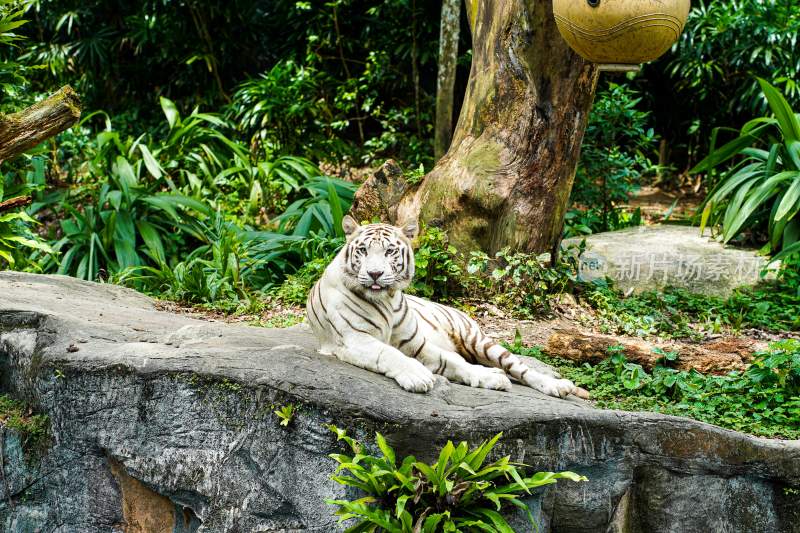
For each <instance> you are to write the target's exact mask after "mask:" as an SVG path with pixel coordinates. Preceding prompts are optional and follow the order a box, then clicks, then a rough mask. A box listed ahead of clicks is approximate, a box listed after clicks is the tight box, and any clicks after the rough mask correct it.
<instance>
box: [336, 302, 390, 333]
mask: <svg viewBox="0 0 800 533" xmlns="http://www.w3.org/2000/svg"><path fill="white" fill-rule="evenodd" d="M344 306H345V307H346V308H347V309H349V310H350V312H351V313H353V314H354V315H356V316H357V317H358V318H360V319H361V320H363V321H364V322H367V323H369V325H371V326H372V327H373V328H375V329H377V330H378V331H383V328H382V327H380V326H379V325H378V324H376V323H375V322H373V321H372V320H370V319H369V318H367V317H366V316H364V314H363V311H361V310H359V309H353V308H352V307H351V306H350V304H348V303H344ZM342 318H344V319H345V320H347V318H345V316H344V315H342ZM347 323H348V324H349V323H350V322H349V321H348V322H347Z"/></svg>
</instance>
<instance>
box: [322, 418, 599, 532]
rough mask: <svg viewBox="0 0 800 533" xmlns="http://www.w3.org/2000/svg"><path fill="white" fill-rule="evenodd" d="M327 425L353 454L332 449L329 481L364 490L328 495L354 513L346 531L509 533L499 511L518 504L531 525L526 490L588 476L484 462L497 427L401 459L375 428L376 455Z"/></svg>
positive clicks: (348, 515)
mask: <svg viewBox="0 0 800 533" xmlns="http://www.w3.org/2000/svg"><path fill="white" fill-rule="evenodd" d="M329 427H330V429H331V431H333V432H334V433H336V436H337V438H338V439H339V440H343V441H345V442H346V443H347V444H348V446H349V447H350V449H351V450H352V451H353V454H354V455H352V456H350V455H346V454H332V455H331V457H332V458H333V459H335V460H336V461H337V462H338V463H339V466H338V467H337V469H336V474H335V475H334V476H333V480H334V481H336V482H337V483H340V484H342V485H346V486H350V487H356V488H358V489H360V490H361V491H362V492H364V493H365V494H366V495H365V496H364V497H362V498H359V499H357V500H352V501H351V500H329V501H328V503H329V504H331V505H335V506H337V507H338V508H339V509H338V510H337V511H336V514H337V515H338V516H339V517H340V521H342V522H344V521H348V520H353V522H352V525H351V526H350V527H349V528H348V529H347V531H348V532H354V533H355V532H362V531H387V532H390V533H412V532H422V533H434V532H438V531H499V532H503V533H505V532H508V533H513V529H511V526H509V524H508V522H507V521H506V520H505V518H503V516H502V515H501V513H500V512H501V511H503V510H504V509H506V508H508V507H511V506H516V507H518V508H520V509H522V510H523V511H525V512H526V513H527V515H528V519H529V520H530V522H531V524H532V525H535V522H534V518H533V515H532V514H531V512H530V510H529V509H528V506H527V504H525V502H523V501H522V498H524V497H525V495H529V494H531V489H534V488H536V487H541V486H543V485H549V484H552V483H555V482H556V481H557V480H559V479H569V480H572V481H586V480H587V479H586V478H585V477H584V476H580V475H578V474H575V473H573V472H560V473H554V472H537V473H536V474H534V475H532V476H530V477H525V476H524V475H523V474H522V473H521V472H520V470H521V468H522V467H523V466H524V465H522V464H518V463H512V462H511V461H510V459H509V457H508V456H506V457H503V458H501V459H498V460H497V461H494V462H492V463H488V464H487V462H486V458H487V456H488V455H489V453H490V452H491V451H492V449H493V448H494V446H495V444H497V441H498V440H499V439H500V437H501V436H502V433H498V434H497V435H495V436H494V437H493V438H492V439H490V440H487V441H484V442H482V443H481V444H480V445H479V446H477V447H476V448H474V449H470V447H469V445H468V444H467V443H466V442H461V443H460V444H458V445H454V444H453V443H452V442H450V441H448V442H447V444H446V445H445V446H444V448H442V450H441V452H440V453H439V459H438V460H437V461H436V462H435V463H432V464H427V463H423V462H421V461H417V459H416V458H415V457H414V456H412V455H409V456H407V457H405V458H404V459H402V460H398V458H397V457H396V455H395V451H394V450H393V449H392V448H391V447H390V446H389V445H388V444H387V442H386V439H384V438H383V436H382V435H381V434H380V433H377V434H376V443H377V445H378V448H379V449H380V452H381V454H380V456H376V455H369V454H368V453H367V452H366V451H365V449H364V447H363V446H362V445H361V444H360V443H359V442H357V441H356V440H354V439H352V438H351V437H349V436H348V435H347V433H346V432H345V431H344V430H343V429H339V428H337V427H335V426H329Z"/></svg>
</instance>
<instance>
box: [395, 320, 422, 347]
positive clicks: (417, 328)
mask: <svg viewBox="0 0 800 533" xmlns="http://www.w3.org/2000/svg"><path fill="white" fill-rule="evenodd" d="M417 333H419V324H414V333H412V334H411V336H410V337H409V338H407V339H403V340H402V341H400V344H398V345H397V349H398V350H402V349H403V346H405V345H406V344H408V343H409V342H411V341H413V340H414V339H415V338H416V337H417Z"/></svg>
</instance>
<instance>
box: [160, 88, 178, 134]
mask: <svg viewBox="0 0 800 533" xmlns="http://www.w3.org/2000/svg"><path fill="white" fill-rule="evenodd" d="M159 101H160V102H161V109H162V110H163V111H164V116H166V117H167V122H168V123H169V128H170V129H172V128H174V127H175V126H176V125H178V124H180V122H181V116H180V113H178V108H177V107H175V104H174V103H173V102H172V100H170V99H169V98H164V97H163V96H162V97H161V98H160V99H159Z"/></svg>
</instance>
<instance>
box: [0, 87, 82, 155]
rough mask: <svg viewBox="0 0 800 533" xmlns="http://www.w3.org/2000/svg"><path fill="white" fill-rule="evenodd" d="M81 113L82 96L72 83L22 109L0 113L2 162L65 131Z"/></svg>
mask: <svg viewBox="0 0 800 533" xmlns="http://www.w3.org/2000/svg"><path fill="white" fill-rule="evenodd" d="M80 116H81V108H80V100H79V99H78V95H77V94H76V93H75V91H73V90H72V87H70V86H69V85H66V86H64V87H62V88H61V89H60V90H59V91H58V92H57V93H56V94H54V95H53V96H51V97H50V98H47V99H46V100H42V101H41V102H39V103H38V104H34V105H32V106H31V107H29V108H27V109H24V110H22V111H20V112H19V113H14V114H13V115H2V114H0V163H2V162H3V161H8V160H9V159H12V158H14V157H16V156H18V155H20V154H21V153H23V152H24V151H26V150H29V149H31V148H33V147H34V146H36V145H37V144H39V143H41V142H42V141H44V140H45V139H48V138H50V137H52V136H53V135H56V134H57V133H60V132H62V131H64V130H65V129H67V128H69V127H70V126H72V125H73V124H75V123H76V122H77V121H78V119H79V118H80Z"/></svg>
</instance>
